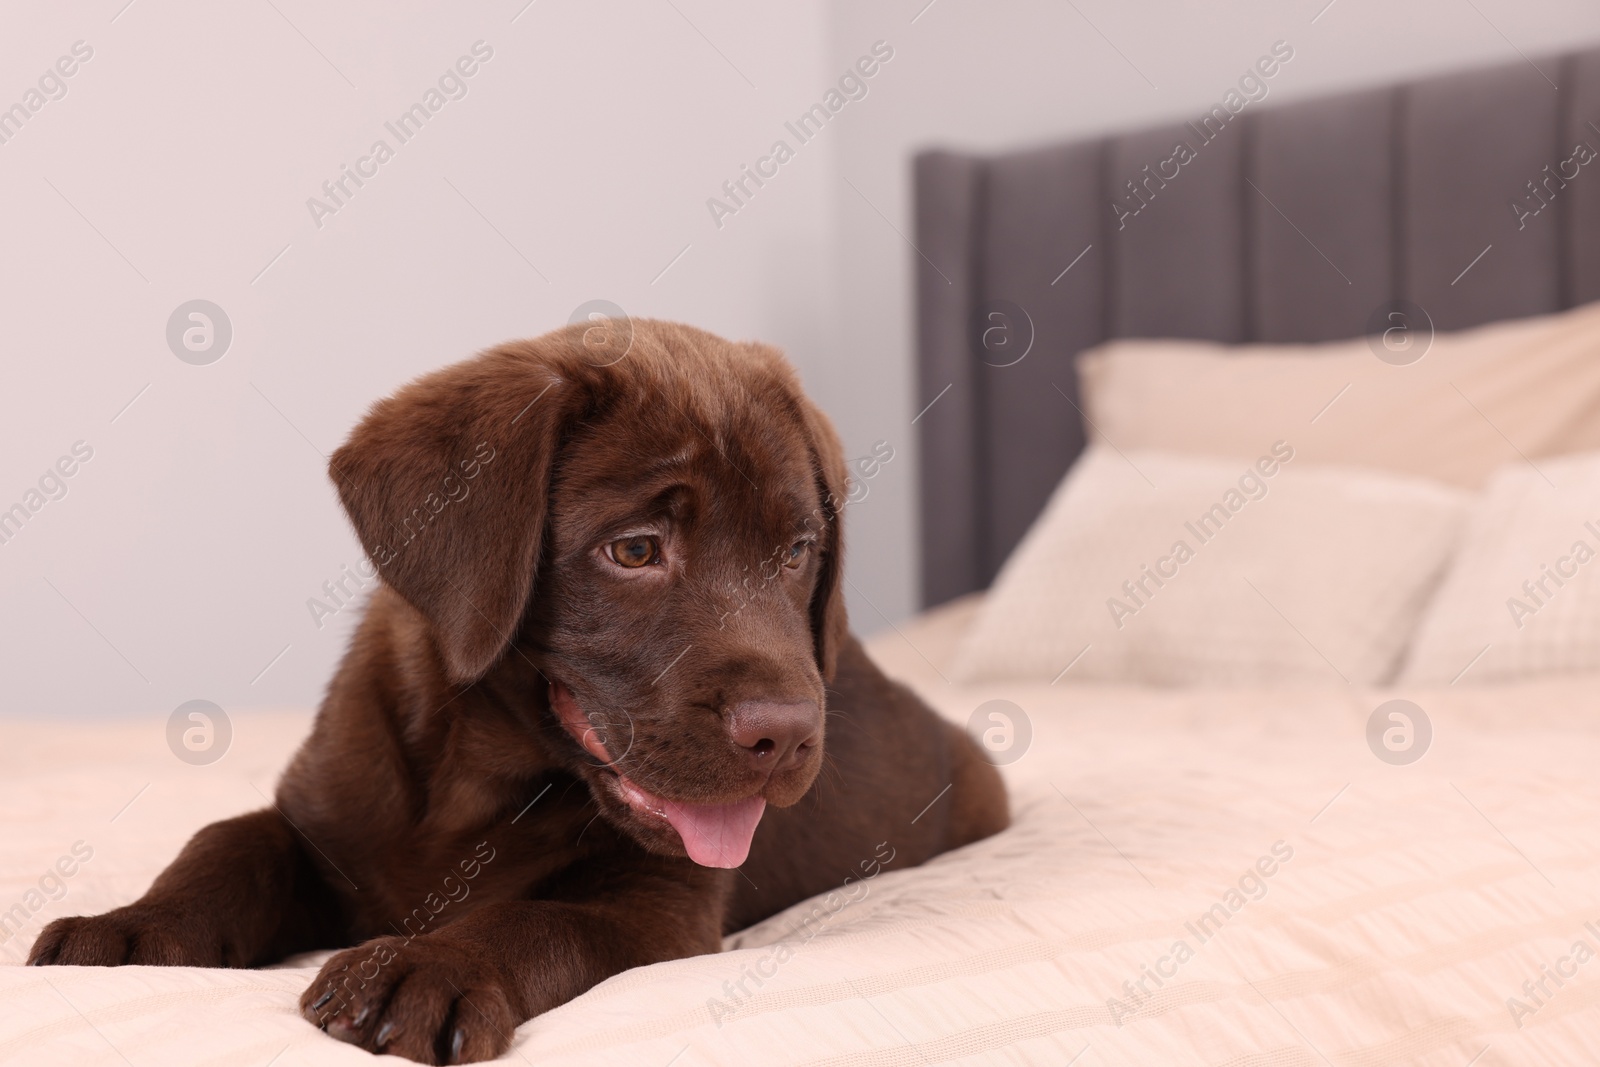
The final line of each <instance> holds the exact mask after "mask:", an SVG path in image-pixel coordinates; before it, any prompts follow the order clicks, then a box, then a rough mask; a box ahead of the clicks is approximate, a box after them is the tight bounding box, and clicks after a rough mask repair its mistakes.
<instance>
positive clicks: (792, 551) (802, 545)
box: [783, 541, 811, 570]
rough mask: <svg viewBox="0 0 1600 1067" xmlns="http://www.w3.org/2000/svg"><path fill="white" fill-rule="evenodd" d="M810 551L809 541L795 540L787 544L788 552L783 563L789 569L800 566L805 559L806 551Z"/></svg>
mask: <svg viewBox="0 0 1600 1067" xmlns="http://www.w3.org/2000/svg"><path fill="white" fill-rule="evenodd" d="M810 551H811V542H810V541H796V542H795V543H794V544H792V545H790V546H789V554H788V556H787V557H785V558H784V561H783V565H784V566H785V567H788V568H789V569H790V570H793V569H794V568H796V567H798V566H800V564H802V563H804V562H805V560H806V553H807V552H810Z"/></svg>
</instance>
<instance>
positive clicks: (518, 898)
mask: <svg viewBox="0 0 1600 1067" xmlns="http://www.w3.org/2000/svg"><path fill="white" fill-rule="evenodd" d="M331 471H332V474H333V477H334V480H335V483H336V484H337V486H338V489H339V493H340V496H341V498H342V500H343V501H344V504H345V507H346V509H347V511H348V512H349V514H350V517H351V519H352V521H353V522H354V524H355V528H356V530H357V532H358V533H359V535H360V537H361V540H362V544H363V545H364V547H365V548H366V550H367V552H368V554H369V556H370V557H371V559H372V560H373V561H374V562H375V563H376V564H377V566H378V568H379V570H380V572H381V575H382V577H383V586H382V587H381V588H380V589H379V591H378V592H377V593H376V594H375V595H374V597H373V598H372V601H371V603H370V605H369V607H368V608H367V613H366V616H365V618H364V619H363V620H362V622H361V625H360V629H359V630H358V632H357V634H356V636H355V638H354V640H353V641H352V643H351V646H350V649H349V651H348V653H347V654H346V656H345V659H344V662H343V664H342V665H341V667H340V668H339V672H338V674H337V676H336V677H335V678H334V679H333V682H332V684H331V685H330V686H329V689H328V694H327V697H326V699H325V701H324V702H323V706H322V710H321V713H320V715H319V716H318V718H317V721H316V725H315V727H314V728H313V731H312V734H311V736H310V737H309V738H308V739H307V740H306V742H305V744H304V745H303V746H302V747H301V749H300V751H299V753H298V755H297V756H296V757H295V759H294V762H293V763H292V765H291V766H290V767H289V769H288V771H287V773H286V774H285V775H284V777H283V780H282V782H281V783H280V785H279V787H278V794H277V801H276V803H275V804H274V805H273V807H271V808H268V809H266V810H263V811H259V812H256V813H254V814H251V815H246V816H242V817H240V818H236V819H230V820H228V821H225V822H220V823H216V824H213V825H211V826H208V827H206V828H205V829H204V830H202V831H200V832H199V833H198V834H196V835H195V837H194V839H193V840H192V841H191V842H190V843H189V844H188V845H187V846H186V847H185V848H184V850H183V852H182V853H181V854H180V855H179V856H178V858H177V860H176V861H175V862H174V863H173V864H172V865H171V866H170V867H168V868H167V870H166V871H165V872H163V873H162V874H161V876H160V877H159V878H157V879H156V882H155V884H154V885H153V886H152V887H151V888H150V891H149V892H148V893H146V894H145V895H144V897H142V898H141V899H140V900H139V901H137V902H136V903H134V904H131V905H129V906H127V907H124V908H119V909H117V910H115V911H112V912H110V913H108V914H105V915H100V916H94V917H78V918H69V919H60V920H57V921H55V922H53V923H51V924H50V925H49V926H48V927H46V928H45V930H44V931H43V933H41V935H40V937H39V940H38V942H37V943H36V944H35V946H34V948H33V952H32V955H31V957H30V960H29V962H30V963H34V964H100V965H117V964H124V963H143V964H165V965H198V966H231V967H250V966H259V965H262V964H266V963H269V962H272V961H275V960H279V959H282V958H283V957H285V956H287V955H290V954H292V953H295V952H301V951H305V950H309V949H316V948H323V947H339V948H343V949H344V951H341V952H339V953H338V954H336V955H335V956H334V957H333V958H332V959H331V960H330V961H329V962H328V964H327V965H326V966H325V967H324V968H323V969H322V972H321V974H319V975H318V977H317V978H316V980H315V981H313V982H312V984H311V986H310V988H309V989H308V990H307V991H306V993H305V996H304V997H303V998H302V1000H301V1006H302V1011H303V1013H304V1014H305V1015H306V1017H307V1018H308V1019H310V1020H311V1021H313V1022H315V1023H318V1024H320V1025H322V1026H323V1027H324V1028H325V1029H327V1030H328V1031H329V1033H330V1034H332V1035H333V1036H336V1037H339V1038H341V1039H343V1040H347V1041H353V1042H356V1043H359V1044H361V1045H362V1046H364V1047H366V1048H368V1049H371V1050H373V1051H384V1052H390V1053H397V1054H400V1055H404V1056H408V1057H410V1058H412V1059H415V1060H420V1061H422V1062H429V1063H433V1062H464V1061H469V1060H478V1059H484V1058H489V1057H492V1056H495V1055H497V1054H499V1053H500V1052H501V1051H503V1050H504V1049H505V1048H506V1046H507V1045H508V1043H509V1041H510V1038H511V1034H512V1031H513V1030H514V1029H515V1027H516V1026H517V1024H518V1023H520V1022H522V1021H523V1020H525V1019H528V1018H530V1017H532V1016H535V1015H537V1014H539V1013H540V1012H543V1011H547V1010H549V1009H550V1008H553V1007H555V1006H557V1005H559V1004H562V1003H564V1002H565V1001H567V1000H569V999H571V998H572V997H574V996H577V995H578V994H579V993H582V992H583V991H584V990H586V989H588V988H589V987H590V986H592V985H594V984H595V983H597V982H599V981H602V980H603V979H605V978H606V977H608V976H610V975H613V974H616V973H618V972H620V971H622V970H625V969H627V968H629V967H637V966H643V965H645V964H649V963H654V962H657V961H661V960H669V959H674V958H677V957H682V956H688V955H693V954H697V953H708V952H716V951H717V950H718V948H719V946H720V938H721V937H722V935H723V934H725V933H727V932H729V931H732V930H736V929H739V928H741V927H743V926H745V925H748V924H749V923H752V922H754V921H757V920H759V919H761V918H763V917H765V916H768V915H771V914H772V913H774V912H776V911H778V910H780V909H782V908H784V907H786V906H788V905H790V904H793V903H795V902H796V901H799V900H802V899H804V898H806V897H808V896H812V895H814V894H818V893H822V892H826V891H828V890H833V889H839V888H840V887H841V886H842V885H843V884H844V883H845V882H847V881H848V880H850V879H852V878H861V877H862V876H863V872H868V871H872V872H874V873H875V871H876V869H877V867H878V864H879V863H880V862H881V861H883V859H884V857H885V856H886V855H892V856H893V857H894V858H893V861H892V865H893V866H895V867H900V866H911V865H914V864H919V863H922V862H923V861H924V860H927V859H928V858H930V857H932V856H934V855H936V854H938V853H940V852H942V851H945V850H947V849H951V848H956V847H958V846H960V845H963V844H966V843H968V842H971V841H974V840H977V839H979V838H981V837H984V836H986V835H988V834H992V833H995V832H996V831H998V830H1000V829H1002V828H1003V827H1004V826H1005V825H1006V822H1007V814H1006V799H1005V793H1004V790H1003V787H1002V786H1001V783H1000V779H999V776H998V775H997V774H996V772H995V770H994V768H993V767H991V766H990V765H989V764H988V763H987V762H986V761H985V760H984V759H983V758H982V757H981V756H980V755H979V753H978V751H977V749H976V748H975V747H974V746H973V745H972V744H971V742H970V741H968V739H967V738H966V737H965V736H964V735H963V734H962V733H961V732H960V731H959V730H957V729H955V728H953V727H951V726H949V725H947V724H945V723H944V722H942V721H941V720H939V719H938V718H937V717H935V715H934V714H933V713H932V712H931V711H929V710H928V709H927V708H926V707H925V706H924V705H923V704H922V703H921V702H920V701H919V700H918V699H917V698H916V697H915V696H913V695H912V694H911V692H910V691H908V690H907V689H905V688H903V687H902V686H899V685H896V684H894V683H892V682H890V681H889V680H888V679H886V678H885V677H884V676H883V675H882V674H881V673H880V672H879V671H878V670H877V668H876V667H874V666H873V664H872V663H871V662H870V661H869V660H868V659H867V657H866V655H865V654H864V653H863V651H862V649H861V646H860V645H859V644H858V643H857V642H856V640H855V639H854V638H853V637H852V636H851V635H850V632H849V629H848V625H847V623H846V619H845V609H844V602H843V597H842V594H841V588H840V586H841V582H842V579H843V575H842V572H841V541H840V529H839V527H840V518H841V510H842V507H843V504H844V501H845V494H846V488H847V487H846V474H845V464H844V460H843V456H842V455H841V451H840V447H839V442H838V439H837V437H836V436H835V434H834V432H833V430H832V428H831V427H830V426H829V424H828V422H827V420H826V419H825V418H824V417H823V416H822V415H821V414H820V412H818V411H817V410H816V409H815V408H814V407H813V406H812V405H811V404H810V403H809V402H808V401H807V400H806V399H805V397H804V395H803V394H802V393H801V391H800V387H799V384H798V382H797V381H796V379H795V376H794V373H793V371H792V370H791V369H790V368H789V366H788V365H787V364H786V363H785V362H784V360H783V359H782V357H781V356H780V355H778V353H777V352H775V351H774V350H772V349H770V348H766V347H764V346H761V345H754V344H731V343H729V342H726V341H723V340H721V339H719V338H716V337H713V336H711V335H709V334H706V333H704V332H701V331H699V330H694V329H690V328H688V327H683V326H674V325H671V324H665V323H656V322H637V323H634V324H632V326H631V327H629V326H626V325H624V324H621V323H608V324H605V325H602V326H589V327H582V326H575V327H571V328H568V329H566V330H562V331H558V332H556V333H553V334H549V335H547V336H545V337H542V338H539V339H538V340H535V341H531V342H525V343H519V344H511V345H506V346H503V347H501V348H498V349H495V350H493V351H490V352H488V353H485V354H484V355H481V356H479V357H477V358H476V359H472V360H469V361H467V362H464V363H460V364H457V365H455V366H453V367H450V368H447V369H445V370H443V371H440V372H438V373H435V374H432V375H429V376H427V377H425V378H423V379H421V380H419V381H418V382H416V383H414V384H412V385H410V386H408V387H406V388H405V389H403V390H401V391H400V392H399V393H398V394H397V395H395V396H394V397H392V398H390V399H388V400H384V401H382V402H380V403H379V404H377V405H376V406H375V407H374V408H373V410H372V412H371V413H370V414H369V415H368V416H367V418H366V419H365V420H364V421H363V422H362V423H361V425H360V426H359V427H357V429H356V431H355V432H354V434H353V435H352V436H351V439H350V441H349V443H347V444H346V445H345V446H344V447H343V448H341V449H340V450H339V451H338V453H337V454H336V455H335V456H334V458H333V461H332V464H331ZM639 537H644V538H647V539H653V541H650V543H651V544H655V545H656V546H658V548H659V557H658V558H657V559H656V560H655V561H654V562H652V563H651V564H650V565H648V566H641V567H625V566H620V565H619V564H618V561H617V559H616V557H615V555H613V554H611V553H613V549H612V548H609V547H607V546H609V545H612V544H614V543H616V542H618V541H619V539H626V538H635V539H637V538H639ZM774 707H776V708H780V709H785V708H786V709H790V711H791V712H793V714H792V715H791V718H792V719H793V721H794V722H798V723H800V725H799V726H798V727H796V729H797V730H798V731H799V733H798V734H796V735H795V740H796V743H795V744H792V745H789V746H788V747H786V748H783V749H782V751H780V752H776V753H775V752H773V751H771V750H770V748H769V749H767V750H763V748H762V746H763V745H767V746H770V745H771V741H770V740H769V739H767V738H763V739H762V740H761V741H760V742H759V743H755V744H752V743H751V742H750V741H749V738H748V737H746V736H744V735H743V734H741V733H740V727H739V726H738V723H737V721H736V720H738V717H739V716H740V715H745V714H746V711H743V710H741V709H751V708H754V709H756V711H755V712H750V713H749V714H751V715H754V716H755V721H757V726H756V727H755V728H754V729H755V732H756V733H757V734H759V733H760V732H761V731H762V730H763V729H765V728H766V726H765V724H766V723H767V722H768V721H769V720H768V718H763V717H762V716H768V715H769V711H770V709H771V708H774ZM824 708H825V709H826V716H825V719H824V717H823V714H822V709H824ZM795 709H799V710H795ZM813 712H814V713H815V715H816V725H815V726H814V727H812V726H809V725H807V723H808V722H809V721H810V720H809V719H807V716H808V715H810V714H812V713H813ZM824 722H825V726H823V725H822V724H823V723H824ZM807 731H810V732H809V733H808V732H807ZM769 732H770V731H769ZM746 733H748V731H746ZM800 735H805V736H804V737H803V738H801V737H800ZM750 736H754V735H750ZM774 736H778V735H776V734H774ZM630 782H631V783H635V784H636V785H637V787H638V788H639V789H642V790H646V791H648V794H650V795H653V796H655V797H656V798H658V799H659V798H669V799H670V800H672V801H682V802H684V803H723V802H735V801H741V800H745V799H746V798H753V797H755V796H760V797H762V798H764V799H765V800H766V802H767V805H768V806H767V809H766V812H765V814H764V816H763V817H762V819H761V822H760V824H759V826H758V828H757V830H756V833H755V837H754V841H753V843H752V844H751V847H750V854H749V858H748V860H747V861H746V862H745V863H744V864H743V866H742V868H741V869H740V870H738V871H733V870H725V869H717V868H713V867H707V866H701V865H699V864H697V863H695V862H693V861H691V860H690V859H689V858H687V856H686V853H685V846H684V841H683V840H681V839H680V838H679V836H678V833H677V832H676V831H675V830H674V829H673V827H672V826H671V825H669V824H667V823H666V822H665V821H664V820H663V819H662V818H661V817H659V816H656V815H654V814H652V812H651V811H650V810H649V805H648V804H646V805H644V807H641V806H640V805H639V804H638V803H635V802H631V801H630V800H629V795H630V794H628V792H627V789H626V783H630ZM947 787H948V789H947ZM752 802H753V801H752ZM930 804H931V806H930ZM719 810H720V809H719ZM919 813H920V817H919ZM347 946H353V947H347ZM713 992H714V991H711V992H708V996H710V995H713Z"/></svg>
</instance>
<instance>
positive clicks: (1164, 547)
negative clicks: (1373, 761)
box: [953, 441, 1600, 685]
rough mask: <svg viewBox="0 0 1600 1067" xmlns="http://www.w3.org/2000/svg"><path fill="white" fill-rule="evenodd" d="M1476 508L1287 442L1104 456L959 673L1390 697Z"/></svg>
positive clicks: (1021, 554) (1012, 564)
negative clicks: (1232, 455) (1364, 689)
mask: <svg viewBox="0 0 1600 1067" xmlns="http://www.w3.org/2000/svg"><path fill="white" fill-rule="evenodd" d="M1467 499H1468V498H1467V496H1466V494H1464V493H1461V492H1459V491H1457V490H1454V489H1450V488H1447V487H1445V486H1441V485H1438V484H1434V483H1429V482H1422V481H1418V480H1415V479H1405V478H1397V477H1395V476H1393V475H1387V474H1382V473H1377V472H1371V471H1360V470H1351V469H1344V468H1333V467H1317V466H1313V465H1311V464H1308V463H1306V462H1304V460H1303V458H1302V457H1301V456H1300V454H1299V451H1298V447H1297V446H1294V445H1290V444H1288V443H1285V442H1282V441H1280V442H1278V443H1277V444H1276V445H1273V446H1270V447H1269V448H1267V449H1263V450H1261V454H1260V455H1258V456H1254V457H1252V458H1251V459H1249V460H1234V459H1223V460H1219V459H1202V458H1196V457H1189V456H1179V455H1173V454H1170V453H1156V452H1129V453H1127V454H1126V455H1125V456H1124V455H1122V454H1119V453H1118V452H1116V451H1114V450H1112V449H1110V448H1108V447H1105V446H1101V445H1095V446H1091V447H1090V448H1089V449H1088V450H1087V451H1086V452H1085V453H1084V454H1083V456H1081V457H1080V458H1079V460H1078V462H1077V463H1076V464H1075V465H1074V466H1073V468H1072V470H1071V471H1070V472H1068V474H1067V477H1066V478H1065V479H1064V480H1063V481H1062V483H1061V485H1060V486H1059V487H1058V488H1057V489H1056V491H1055V494H1054V495H1053V496H1052V497H1051V499H1050V502H1049V504H1048V505H1047V506H1046V508H1045V511H1044V513H1043V515H1041V516H1040V518H1039V519H1038V520H1037V521H1036V522H1035V523H1034V525H1033V528H1032V529H1030V530H1029V531H1028V534H1027V536H1026V537H1025V538H1024V539H1023V541H1022V543H1021V545H1019V546H1018V548H1017V550H1016V551H1015V552H1013V553H1012V555H1011V558H1010V559H1009V560H1007V562H1006V565H1005V567H1004V568H1003V569H1002V570H1001V572H1000V576H999V578H998V579H997V580H996V582H995V585H994V587H993V589H991V590H990V592H989V595H988V596H987V597H986V598H985V600H984V604H983V607H982V609H981V610H980V612H979V614H978V617H977V619H976V620H975V621H974V623H973V626H972V628H971V629H970V630H969V631H968V632H967V634H966V635H965V636H964V638H963V639H962V642H961V645H960V647H959V649H958V650H957V654H956V659H955V663H954V668H953V669H954V672H955V674H956V675H957V677H958V678H959V680H962V681H979V680H994V679H1029V680H1033V679H1037V680H1042V681H1054V680H1056V679H1058V678H1063V677H1064V678H1065V679H1067V680H1071V681H1117V682H1143V683H1156V684H1166V685H1180V684H1191V683H1202V684H1216V685H1255V684H1275V683H1276V684H1297V683H1327V682H1330V681H1331V682H1335V683H1337V682H1339V681H1340V680H1341V679H1343V680H1345V681H1348V682H1351V683H1356V684H1377V683H1382V682H1385V681H1387V680H1388V679H1389V678H1391V677H1392V676H1393V674H1394V673H1395V670H1396V668H1397V666H1398V661H1399V659H1400V656H1401V655H1402V653H1403V652H1404V650H1405V648H1406V645H1407V643H1408V642H1409V640H1410V637H1411V634H1412V631H1413V629H1414V626H1415V623H1416V620H1417V617H1418V616H1419V615H1420V614H1421V612H1422V610H1423V608H1424V606H1425V605H1426V603H1427V599H1428V597H1429V595H1430V594H1431V593H1432V591H1433V589H1434V587H1435V585H1436V584H1437V581H1438V578H1439V576H1440V575H1441V574H1442V573H1443V570H1444V568H1445V566H1446V564H1447V562H1448V560H1449V558H1450V553H1451V549H1452V547H1453V545H1454V542H1455V539H1456V535H1457V532H1458V529H1459V526H1460V523H1461V521H1462V519H1463V516H1464V513H1465V509H1466V506H1467V503H1466V502H1467ZM1596 573H1600V567H1597V568H1596ZM1069 667H1070V670H1069V669H1068V668H1069Z"/></svg>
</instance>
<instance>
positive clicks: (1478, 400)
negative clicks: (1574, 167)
mask: <svg viewBox="0 0 1600 1067" xmlns="http://www.w3.org/2000/svg"><path fill="white" fill-rule="evenodd" d="M1418 343H1420V341H1418ZM1380 347H1381V346H1380ZM1078 371H1079V379H1080V382H1081V385H1082V393H1083V399H1084V409H1085V411H1086V413H1087V415H1088V418H1089V421H1090V423H1091V424H1092V430H1091V432H1095V431H1098V433H1099V434H1100V435H1101V436H1100V437H1099V438H1098V439H1100V440H1104V441H1109V442H1110V443H1111V444H1113V445H1115V446H1116V447H1118V448H1121V449H1123V450H1129V449H1136V448H1137V449H1161V450H1166V451H1173V452H1186V453H1195V454H1201V455H1211V456H1233V457H1238V458H1241V459H1250V458H1253V457H1254V456H1255V455H1256V454H1257V453H1258V452H1259V451H1260V449H1261V447H1262V444H1263V442H1270V441H1275V440H1279V439H1282V440H1285V441H1288V442H1289V443H1290V444H1292V445H1293V446H1294V448H1295V451H1296V453H1297V454H1298V455H1299V456H1300V458H1301V459H1302V460H1303V461H1305V462H1307V463H1339V464H1348V465H1351V466H1360V467H1372V468H1377V469H1381V470H1388V471H1394V472H1397V473H1402V474H1412V475H1417V476H1420V477H1424V478H1433V479H1437V480H1439V481H1442V482H1448V483H1450V484H1452V485H1458V486H1462V487H1464V488H1469V489H1477V488H1481V487H1482V486H1483V485H1484V484H1485V483H1486V482H1487V481H1488V479H1489V476H1490V475H1491V474H1492V473H1493V471H1494V470H1495V469H1496V468H1498V467H1499V466H1500V465H1501V464H1503V463H1508V462H1511V461H1512V460H1515V459H1518V458H1519V455H1518V454H1519V452H1520V453H1521V454H1522V455H1526V456H1533V457H1538V456H1546V455H1558V454H1561V453H1566V452H1580V451H1587V450H1590V449H1595V448H1600V303H1596V304H1588V305H1585V306H1583V307H1579V308H1574V309H1573V310H1571V311H1565V312H1562V313H1560V314H1556V315H1545V316H1541V317H1538V318H1531V319H1519V320H1514V321H1511V322H1502V323H1495V324H1493V325H1488V326H1480V327H1478V328H1476V329H1471V330H1464V331H1461V332H1459V333H1440V334H1438V335H1437V336H1436V337H1435V338H1434V339H1433V344H1432V346H1431V347H1430V348H1429V349H1428V350H1427V353H1426V354H1425V355H1424V356H1423V357H1422V358H1421V359H1420V360H1418V361H1417V362H1415V363H1412V364H1409V365H1406V366H1394V365H1391V364H1389V363H1385V362H1383V361H1381V360H1379V359H1378V358H1377V356H1376V355H1374V352H1373V348H1372V346H1371V344H1369V341H1368V340H1367V339H1365V338H1361V339H1357V340H1354V341H1341V342H1337V343H1331V344H1318V345H1232V346H1230V345H1221V344H1213V343H1210V342H1201V341H1145V340H1133V341H1114V342H1111V343H1110V344H1106V345H1102V346H1100V347H1099V348H1095V349H1090V350H1089V351H1087V352H1085V353H1084V354H1083V355H1082V356H1080V357H1079V363H1078Z"/></svg>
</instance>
